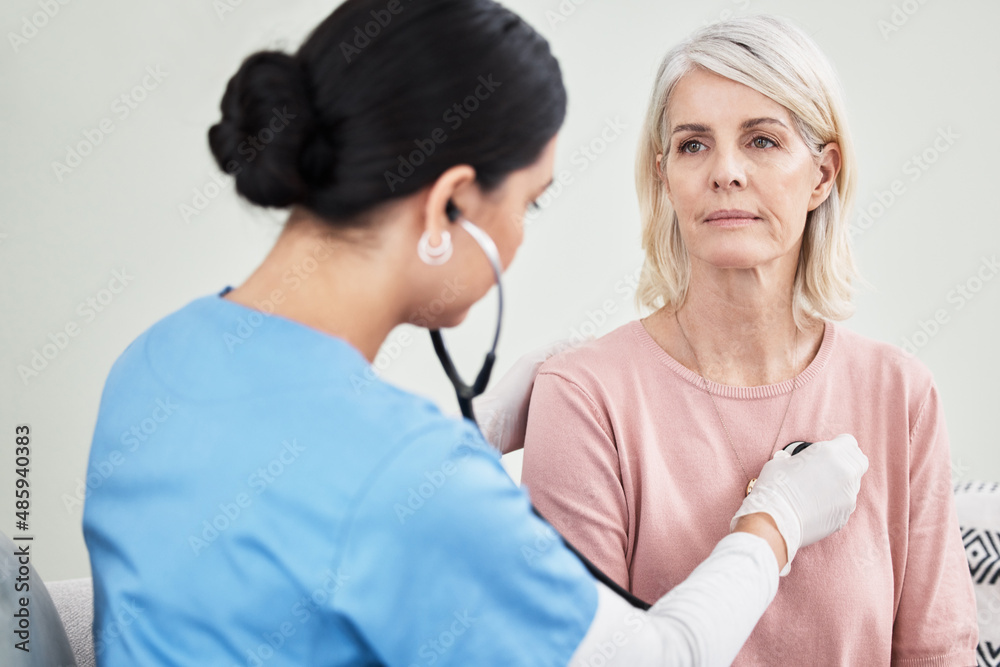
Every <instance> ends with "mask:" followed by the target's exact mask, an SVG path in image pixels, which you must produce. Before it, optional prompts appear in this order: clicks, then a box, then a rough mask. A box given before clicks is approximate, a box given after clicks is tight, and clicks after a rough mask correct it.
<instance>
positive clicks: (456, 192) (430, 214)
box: [419, 164, 476, 246]
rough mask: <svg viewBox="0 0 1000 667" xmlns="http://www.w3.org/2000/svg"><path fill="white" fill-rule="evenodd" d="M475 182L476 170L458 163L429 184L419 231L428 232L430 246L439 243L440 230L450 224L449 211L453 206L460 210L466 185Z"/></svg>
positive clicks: (466, 188)
mask: <svg viewBox="0 0 1000 667" xmlns="http://www.w3.org/2000/svg"><path fill="white" fill-rule="evenodd" d="M475 182H476V170H475V169H473V168H472V167H471V166H470V165H467V164H460V165H456V166H454V167H451V168H449V169H448V170H447V171H445V172H444V173H443V174H441V175H440V176H439V177H438V179H437V180H436V181H434V183H433V184H432V185H431V186H430V190H429V191H428V193H427V200H426V201H425V202H424V219H423V220H422V224H421V229H420V230H419V231H420V233H423V232H424V231H425V230H426V231H427V232H429V233H430V242H431V245H432V246H436V245H438V244H440V242H441V232H443V231H445V230H447V229H448V226H449V225H450V224H451V220H450V216H449V211H450V210H453V207H457V208H458V210H462V206H463V205H462V200H463V199H465V198H467V197H468V196H469V193H468V192H467V190H468V187H469V186H471V185H475ZM449 204H451V206H449Z"/></svg>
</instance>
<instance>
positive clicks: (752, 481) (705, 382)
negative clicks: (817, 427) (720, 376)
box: [674, 310, 799, 496]
mask: <svg viewBox="0 0 1000 667" xmlns="http://www.w3.org/2000/svg"><path fill="white" fill-rule="evenodd" d="M674 319H675V320H677V327H678V328H679V329H680V330H681V335H682V336H684V342H685V343H687V346H688V349H689V350H691V354H692V355H693V356H694V362H695V363H696V364H698V376H699V377H700V378H701V382H702V385H704V387H705V392H706V393H707V394H708V397H709V398H710V399H711V400H712V406H713V407H715V414H717V415H718V416H719V422H720V423H721V424H722V430H724V431H725V432H726V439H728V440H729V448H730V449H732V450H733V454H735V455H736V461H737V462H738V463H739V464H740V470H742V471H743V477H744V478H748V479H749V480H750V481H749V482H747V488H746V495H748V496H749V495H750V492H751V491H752V490H753V485H754V484H756V483H757V478H756V477H750V475H749V474H748V473H747V469H746V466H744V465H743V459H741V458H740V453H739V452H738V451H736V446H735V445H734V444H733V436H731V435H730V434H729V427H728V426H726V421H725V420H724V419H723V418H722V412H720V411H719V406H718V404H717V403H716V402H715V396H714V395H713V394H712V390H711V389H709V387H708V380H707V379H705V373H704V372H703V371H702V369H701V362H700V361H699V360H698V353H697V352H695V351H694V346H693V345H691V341H690V340H688V337H687V334H686V333H684V327H683V326H681V319H680V317H678V316H677V311H676V310H675V311H674ZM798 343H799V328H798V326H796V327H795V340H794V342H793V343H792V349H793V350H795V362H794V364H795V365H794V366H793V367H792V372H795V371H797V370H798V368H799V344H798ZM794 394H795V377H794V376H793V377H792V390H791V391H790V392H789V393H788V402H787V403H785V413H784V414H783V415H782V416H781V423H780V424H778V432H777V433H775V434H774V444H773V445H771V453H770V454H769V455H768V457H767V458H768V460H771V457H772V456H774V450H775V448H776V447H777V445H778V436H780V435H781V429H782V427H784V425H785V418H786V417H788V407H789V406H790V405H791V404H792V396H793V395H794Z"/></svg>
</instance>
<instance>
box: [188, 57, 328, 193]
mask: <svg viewBox="0 0 1000 667" xmlns="http://www.w3.org/2000/svg"><path fill="white" fill-rule="evenodd" d="M309 85H310V84H309V81H308V77H307V73H306V71H305V69H304V68H303V67H302V65H301V64H300V62H299V60H298V59H297V58H296V57H295V56H292V55H289V54H287V53H282V52H280V51H260V52H257V53H254V54H252V55H250V56H248V57H247V58H246V59H245V60H244V61H243V63H242V65H240V68H239V70H238V71H237V72H236V74H234V75H233V77H232V78H231V79H230V80H229V83H228V85H227V86H226V92H225V94H224V95H223V96H222V104H221V110H222V120H220V121H219V122H218V123H216V124H215V125H213V126H212V127H211V129H209V131H208V143H209V146H210V147H211V149H212V154H213V155H214V156H215V161H216V162H217V163H218V165H219V168H220V169H222V170H223V171H225V172H227V173H230V174H232V175H234V176H235V178H236V190H237V192H239V193H240V194H241V195H242V196H243V197H245V198H246V199H248V200H249V201H251V202H253V203H255V204H258V205H260V206H270V207H278V208H284V207H287V206H291V205H292V204H296V203H303V202H305V201H306V200H307V198H308V195H309V192H310V190H311V188H310V185H311V184H314V183H315V182H316V181H317V179H321V178H322V177H324V176H325V175H326V174H327V173H329V170H330V160H331V158H332V155H331V153H332V151H330V150H328V149H329V144H327V142H325V141H324V138H323V137H322V132H321V131H320V128H319V122H318V118H317V114H316V112H315V110H314V109H313V107H312V103H311V101H310V94H309ZM314 144H321V145H319V146H317V145H314ZM307 147H308V151H306V150H305V149H306V148H307ZM322 149H326V150H322ZM304 152H307V153H308V155H307V156H306V158H307V159H305V160H303V153H304ZM318 153H319V154H321V155H320V156H319V157H317V154H318ZM303 163H305V166H306V167H307V169H305V173H303V172H304V170H303V169H302V166H303Z"/></svg>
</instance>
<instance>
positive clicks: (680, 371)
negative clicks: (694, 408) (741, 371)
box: [630, 320, 837, 399]
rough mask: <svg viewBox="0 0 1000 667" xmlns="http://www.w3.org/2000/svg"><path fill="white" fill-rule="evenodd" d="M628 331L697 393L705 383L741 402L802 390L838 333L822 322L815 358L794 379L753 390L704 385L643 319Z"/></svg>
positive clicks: (822, 363)
mask: <svg viewBox="0 0 1000 667" xmlns="http://www.w3.org/2000/svg"><path fill="white" fill-rule="evenodd" d="M630 328H631V330H632V333H634V334H635V336H636V338H637V339H638V340H639V343H640V344H641V345H642V347H644V348H645V349H646V350H648V351H649V352H650V353H651V354H652V355H653V356H654V357H655V358H656V359H658V360H659V361H660V362H661V363H663V365H665V366H666V367H667V368H669V369H670V370H671V371H673V372H674V373H676V374H677V375H679V376H680V377H681V378H683V379H684V380H686V381H688V382H689V383H691V384H692V385H694V386H695V387H696V388H697V389H698V390H700V391H705V390H706V384H707V385H708V391H710V392H711V393H712V394H714V395H716V396H724V397H727V398H744V399H753V398H769V397H772V396H780V395H782V394H787V393H788V392H790V391H791V390H792V387H796V388H801V387H802V386H804V385H805V384H806V383H808V382H809V381H810V380H812V379H813V378H814V377H816V376H817V375H818V374H819V373H820V371H822V370H823V367H824V366H826V362H827V360H828V359H829V358H830V354H831V352H832V351H833V346H834V343H835V340H836V332H837V327H836V325H834V323H833V322H831V321H829V320H824V322H823V340H822V342H821V343H820V346H819V351H817V352H816V356H815V357H814V358H813V360H812V361H811V362H810V363H809V365H808V366H806V368H805V370H803V371H802V372H801V373H799V374H798V375H796V376H795V377H794V378H790V379H788V380H784V381H782V382H777V383H775V384H765V385H758V386H756V387H737V386H734V385H728V384H720V383H718V382H715V381H714V380H709V379H708V378H705V379H704V382H703V381H702V377H701V376H700V375H698V374H697V373H695V372H694V371H692V370H691V369H690V368H688V367H687V366H685V365H684V364H682V363H681V362H679V361H677V360H676V359H674V358H673V357H672V356H670V355H669V354H667V351H666V350H664V349H663V348H662V347H660V344H659V343H657V342H656V341H655V340H653V337H652V336H650V335H649V332H648V331H646V327H645V326H643V324H642V320H633V321H632V322H631V324H630Z"/></svg>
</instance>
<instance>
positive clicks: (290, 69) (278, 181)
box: [208, 0, 566, 225]
mask: <svg viewBox="0 0 1000 667" xmlns="http://www.w3.org/2000/svg"><path fill="white" fill-rule="evenodd" d="M221 109H222V120H221V121H219V122H218V123H217V124H215V125H213V126H212V128H211V129H210V130H209V132H208V139H209V145H210V146H211V149H212V153H213V155H214V156H215V160H216V162H217V163H218V165H219V167H220V168H221V169H223V170H224V171H226V172H228V173H230V174H232V175H234V176H235V178H236V189H237V191H238V192H239V193H240V194H241V195H242V196H243V197H245V198H246V199H247V200H249V201H251V202H253V203H255V204H259V205H261V206H269V207H279V208H283V207H287V206H291V205H293V204H298V205H302V206H304V207H306V208H309V209H310V210H312V211H313V212H315V213H316V214H318V215H320V216H322V217H324V218H326V219H327V220H329V221H331V222H333V223H336V224H340V225H349V224H360V223H358V222H357V221H355V222H353V223H352V218H353V217H354V216H356V215H357V214H358V213H361V212H363V211H365V210H367V209H370V208H372V207H374V206H376V205H378V204H380V203H383V202H386V201H388V200H390V199H393V198H396V197H404V196H406V195H409V194H412V193H414V192H416V191H418V190H420V189H421V188H423V187H426V186H427V185H429V184H431V183H433V182H434V181H435V180H436V179H437V178H438V177H439V176H440V175H441V173H442V172H444V171H445V170H446V169H448V168H450V167H452V166H454V165H457V164H470V165H472V166H473V167H474V168H475V169H476V180H477V183H478V184H479V186H480V187H481V188H483V190H485V191H489V190H491V189H493V188H495V187H496V186H498V185H499V184H500V183H501V182H502V181H503V179H504V177H506V176H507V175H508V174H509V173H510V172H512V171H515V170H517V169H520V168H522V167H525V166H527V165H529V164H531V163H533V162H534V161H535V160H536V159H537V158H538V155H539V154H540V153H541V150H542V148H544V146H545V144H546V143H548V141H549V140H550V139H551V138H552V137H553V136H554V135H555V133H556V132H557V131H558V130H559V127H560V126H561V125H562V122H563V119H564V117H565V114H566V90H565V88H564V87H563V83H562V75H561V73H560V70H559V64H558V62H557V61H556V59H555V57H553V55H552V53H551V51H550V50H549V45H548V42H546V41H545V39H544V38H542V37H541V36H540V35H539V34H538V33H536V32H535V31H534V30H533V29H532V28H531V27H530V26H528V25H527V24H526V23H525V22H524V21H523V20H522V19H521V18H520V17H518V16H517V15H516V14H514V13H513V12H511V11H509V10H508V9H506V8H504V7H502V6H500V5H499V4H497V3H495V2H493V1H492V0H388V1H387V0H347V2H345V3H344V4H342V5H340V6H339V7H338V8H337V9H336V10H335V11H334V12H333V13H332V14H331V15H330V16H329V17H327V19H326V20H324V21H323V22H322V23H321V24H320V25H319V26H317V27H316V28H315V29H314V30H313V32H312V33H311V34H310V35H309V37H308V39H307V40H306V41H305V43H304V44H303V45H302V46H301V47H300V48H299V50H298V52H297V53H296V54H295V55H289V54H285V53H280V52H276V51H261V52H258V53H254V54H253V55H251V56H249V57H248V58H246V60H244V61H243V64H242V65H241V66H240V69H239V71H238V72H237V73H236V74H235V75H234V76H233V77H232V79H230V80H229V84H228V85H227V86H226V92H225V94H224V95H223V98H222V104H221Z"/></svg>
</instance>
